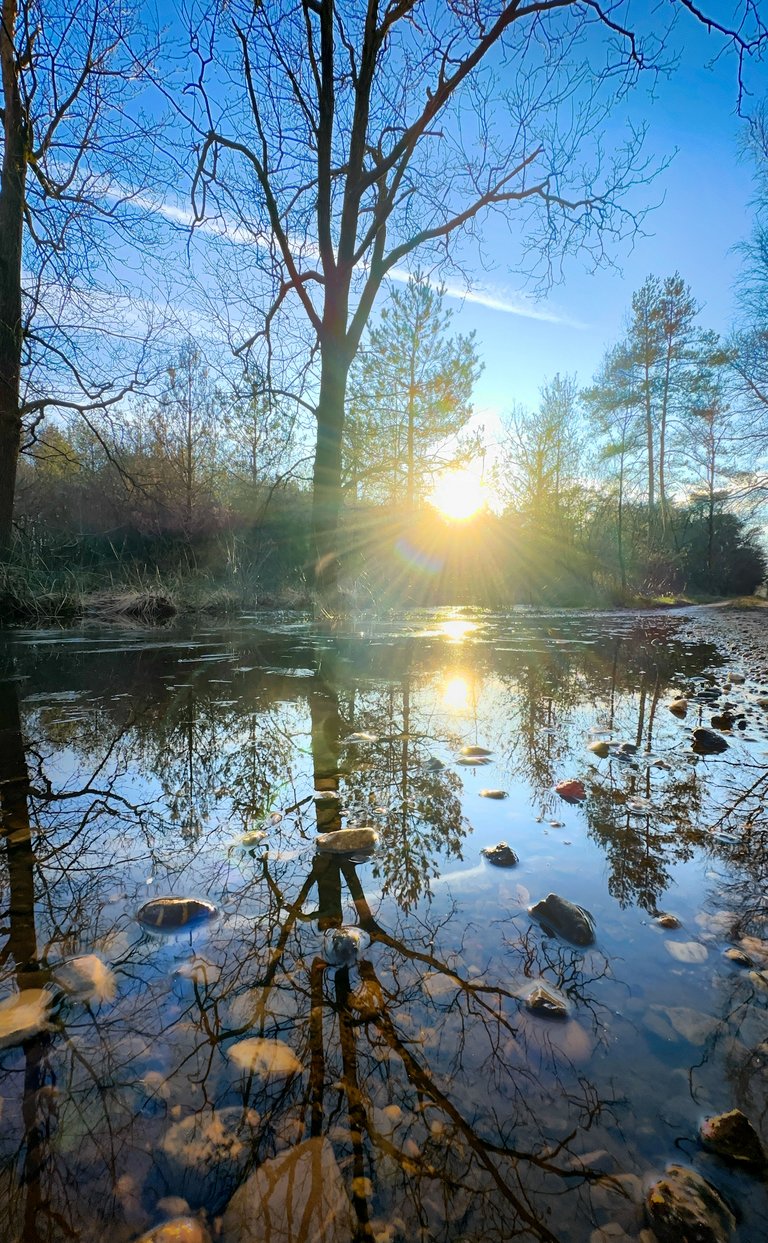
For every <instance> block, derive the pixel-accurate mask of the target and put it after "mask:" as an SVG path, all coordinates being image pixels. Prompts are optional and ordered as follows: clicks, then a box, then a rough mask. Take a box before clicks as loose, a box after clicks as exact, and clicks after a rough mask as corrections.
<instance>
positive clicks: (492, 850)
mask: <svg viewBox="0 0 768 1243" xmlns="http://www.w3.org/2000/svg"><path fill="white" fill-rule="evenodd" d="M480 853H481V854H482V855H484V856H485V858H486V859H487V860H488V862H489V863H492V864H493V865H494V867H497V868H513V867H514V866H515V864H516V863H519V862H520V861H519V859H518V857H517V855H516V854H515V852H514V850H513V849H512V847H511V846H508V845H507V843H506V842H499V843H498V845H496V846H486V847H485V849H484V850H481V852H480Z"/></svg>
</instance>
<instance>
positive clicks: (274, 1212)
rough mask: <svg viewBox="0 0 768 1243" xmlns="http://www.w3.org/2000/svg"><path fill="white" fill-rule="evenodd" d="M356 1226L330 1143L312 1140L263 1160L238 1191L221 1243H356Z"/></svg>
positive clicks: (228, 1210)
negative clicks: (267, 1241) (353, 1242)
mask: <svg viewBox="0 0 768 1243" xmlns="http://www.w3.org/2000/svg"><path fill="white" fill-rule="evenodd" d="M355 1226H356V1221H355V1218H354V1215H353V1213H352V1205H351V1203H350V1200H349V1197H348V1195H347V1192H346V1189H345V1187H344V1180H343V1178H342V1175H341V1171H340V1169H339V1167H338V1165H337V1163H336V1158H335V1156H334V1154H333V1148H332V1147H331V1144H330V1143H329V1142H328V1140H327V1139H320V1138H316V1139H308V1140H305V1141H304V1142H303V1143H301V1144H297V1145H296V1146H295V1147H294V1148H289V1149H288V1151H287V1152H283V1153H280V1155H279V1156H277V1157H273V1158H272V1159H271V1160H268V1161H263V1162H262V1164H261V1165H260V1166H259V1167H258V1169H257V1170H256V1171H255V1173H253V1174H251V1176H250V1178H248V1179H247V1180H246V1181H245V1182H244V1183H243V1185H242V1187H239V1188H238V1190H237V1191H236V1192H235V1194H234V1195H233V1196H232V1199H231V1200H230V1202H229V1204H228V1205H227V1208H226V1210H225V1212H224V1216H223V1218H222V1222H221V1243H264V1241H265V1240H269V1243H298V1241H299V1240H302V1241H303V1243H310V1240H311V1243H352V1239H353V1238H354V1237H355Z"/></svg>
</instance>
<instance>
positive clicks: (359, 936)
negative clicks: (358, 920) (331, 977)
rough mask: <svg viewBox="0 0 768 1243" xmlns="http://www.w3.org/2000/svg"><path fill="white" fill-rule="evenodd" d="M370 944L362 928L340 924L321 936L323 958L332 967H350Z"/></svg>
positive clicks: (369, 939)
mask: <svg viewBox="0 0 768 1243" xmlns="http://www.w3.org/2000/svg"><path fill="white" fill-rule="evenodd" d="M370 944H371V938H370V937H369V936H368V933H367V932H363V930H362V928H356V927H354V926H347V925H344V924H342V926H341V927H340V928H329V929H328V931H327V932H326V933H324V934H323V957H324V959H325V961H326V962H328V963H330V964H331V966H332V967H351V966H352V964H353V963H355V962H357V956H358V954H360V953H361V952H364V951H365V950H367V949H368V946H369V945H370Z"/></svg>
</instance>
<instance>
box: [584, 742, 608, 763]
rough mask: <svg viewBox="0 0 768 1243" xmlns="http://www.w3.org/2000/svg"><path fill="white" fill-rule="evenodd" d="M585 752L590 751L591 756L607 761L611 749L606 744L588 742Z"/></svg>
mask: <svg viewBox="0 0 768 1243" xmlns="http://www.w3.org/2000/svg"><path fill="white" fill-rule="evenodd" d="M587 750H588V751H591V752H592V754H593V755H597V756H599V758H600V759H601V760H604V759H607V757H608V756H609V755H610V754H611V748H610V746H609V744H608V743H607V742H600V741H598V742H590V744H589V746H588V747H587Z"/></svg>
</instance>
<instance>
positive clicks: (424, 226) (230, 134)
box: [187, 0, 766, 603]
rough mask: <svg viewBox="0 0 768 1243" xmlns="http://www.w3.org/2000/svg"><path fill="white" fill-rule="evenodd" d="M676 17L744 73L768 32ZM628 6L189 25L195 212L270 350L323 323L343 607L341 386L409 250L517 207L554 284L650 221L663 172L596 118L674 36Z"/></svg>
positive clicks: (403, 7) (295, 8) (325, 530)
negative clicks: (250, 296) (244, 282)
mask: <svg viewBox="0 0 768 1243" xmlns="http://www.w3.org/2000/svg"><path fill="white" fill-rule="evenodd" d="M663 7H664V9H665V11H666V13H667V15H668V17H669V19H670V20H671V19H673V18H674V17H675V15H676V13H677V11H679V10H680V9H682V10H684V11H687V12H688V13H689V14H693V15H694V16H695V17H696V18H697V19H698V20H705V21H707V25H708V26H709V27H710V29H713V30H715V31H716V32H718V33H719V34H720V35H721V37H722V38H723V40H725V41H726V42H728V43H730V44H732V45H733V46H735V48H736V49H737V51H738V55H739V58H740V63H741V59H742V58H743V57H744V56H745V55H747V54H748V53H750V52H752V51H754V50H755V49H756V48H758V47H759V46H761V45H762V42H763V40H764V38H765V37H766V30H765V27H764V25H763V23H762V21H761V19H760V16H759V14H758V13H757V12H756V10H755V7H754V5H752V4H746V5H745V14H744V18H743V21H739V23H738V24H735V25H734V27H733V29H726V28H725V27H724V26H723V25H721V24H719V23H717V22H714V21H709V20H707V19H706V18H703V17H702V15H701V13H700V12H699V10H698V8H696V7H695V6H694V5H693V4H692V3H690V2H689V0H668V3H666V4H665V5H664V6H663ZM628 9H629V13H630V15H631V18H633V19H635V20H637V21H640V20H641V18H640V8H639V6H638V7H636V6H635V5H633V4H630V5H629V6H628ZM626 11H627V10H626V7H622V8H621V9H619V8H618V6H615V5H608V6H607V7H604V6H602V5H601V4H600V3H599V0H598V2H593V0H589V2H588V3H586V4H584V3H577V2H576V0H536V2H535V3H520V0H509V2H505V0H477V2H476V3H471V4H464V3H448V4H436V3H434V2H433V0H387V2H384V3H382V2H381V0H367V3H366V4H365V5H361V4H359V3H352V2H345V0H297V2H295V3H287V2H285V3H281V4H272V5H262V4H257V5H254V4H252V3H250V2H249V3H245V2H244V0H233V2H232V3H231V4H228V5H227V6H226V7H225V8H222V9H221V10H220V11H219V10H217V12H216V15H215V16H211V14H210V9H209V8H207V6H201V8H200V10H196V11H195V12H194V13H193V14H192V19H191V21H190V32H191V34H192V38H193V42H192V46H193V49H194V52H195V54H196V57H197V66H196V69H195V75H194V78H195V80H194V81H193V82H191V83H190V84H188V88H187V95H191V96H192V97H193V99H194V101H195V104H194V108H193V110H192V115H191V116H190V120H191V121H192V123H193V125H194V127H195V129H196V134H197V168H196V172H195V176H194V181H193V207H194V215H195V219H196V220H197V222H198V223H200V224H202V223H203V222H206V227H207V228H208V229H209V230H214V231H219V232H229V234H230V236H231V237H232V238H233V239H234V240H235V241H237V242H238V243H240V244H241V246H242V248H243V249H244V250H247V251H248V252H249V255H250V261H251V262H252V263H254V264H255V265H256V267H257V268H258V271H259V275H260V276H261V277H263V278H265V285H263V286H262V290H263V297H264V299H265V310H264V315H263V321H262V323H261V325H260V326H259V327H258V328H257V332H256V334H255V336H254V337H253V338H252V340H255V339H256V337H257V336H258V334H259V333H263V334H265V335H266V338H267V340H268V341H270V342H272V341H274V340H275V337H276V335H277V334H276V332H275V328H276V325H277V323H279V322H280V321H281V320H284V318H285V315H284V313H285V312H287V310H288V308H289V307H290V306H291V305H296V304H297V305H298V308H299V309H300V311H301V312H302V314H303V316H304V317H305V320H306V323H307V324H308V325H309V329H310V335H311V338H312V349H313V352H314V356H315V357H316V359H317V364H318V373H319V374H318V378H317V389H316V405H315V416H316V432H317V439H316V449H315V464H314V477H313V483H314V512H313V528H314V530H313V542H314V556H315V576H316V584H317V587H318V590H319V592H320V594H321V596H324V597H326V598H327V599H328V600H329V601H330V602H331V603H333V600H334V597H335V591H336V585H337V576H338V545H337V522H338V513H339V506H340V496H341V489H340V482H341V460H342V436H343V429H344V419H345V399H346V391H347V377H348V373H349V367H350V364H351V361H352V358H353V357H354V355H355V353H356V351H357V348H358V345H359V343H360V339H361V335H362V332H363V329H364V327H365V325H366V322H367V320H368V318H369V315H370V313H371V309H372V307H373V304H374V300H375V298H376V296H377V294H378V292H379V289H380V287H381V284H382V282H383V280H384V279H385V277H386V276H387V274H388V273H391V272H392V271H393V269H396V268H397V267H398V265H401V264H403V263H405V262H406V261H407V260H408V258H409V256H411V255H412V254H413V253H414V252H416V251H420V252H424V251H425V250H426V251H430V250H431V252H432V256H433V258H437V257H439V258H446V257H448V256H449V254H450V249H451V242H452V241H453V240H454V239H456V238H457V237H458V236H459V235H464V236H466V235H475V233H476V231H477V230H478V228H479V224H480V221H481V218H482V217H483V216H484V215H485V214H486V213H488V212H490V211H493V210H498V209H501V210H502V211H504V212H505V213H506V212H507V209H509V208H512V207H517V208H519V209H522V210H521V211H519V212H516V213H513V217H514V219H515V221H516V222H517V224H518V228H519V234H518V239H519V238H522V239H523V243H524V248H525V249H526V250H527V253H528V255H529V256H530V257H531V259H532V261H533V262H534V265H535V262H536V260H538V259H541V260H542V261H543V267H544V269H545V275H546V274H548V273H549V271H550V270H551V268H552V266H553V265H554V264H556V263H557V262H558V261H559V257H561V256H562V255H563V254H564V253H565V252H567V251H569V250H570V251H574V250H576V249H579V250H586V251H587V252H588V253H589V255H590V256H591V257H592V259H593V260H594V261H595V262H599V261H600V260H601V258H602V257H603V256H604V248H605V246H606V244H607V243H608V241H611V242H613V241H615V240H616V239H617V238H620V237H621V236H622V235H624V234H626V233H631V232H632V231H633V230H634V229H635V228H636V225H637V218H636V217H633V216H632V215H631V214H630V213H629V212H628V211H627V209H626V206H622V202H623V200H624V196H625V194H626V192H627V191H629V190H631V189H632V187H633V186H634V185H636V184H637V182H638V180H639V179H643V180H644V179H646V177H647V174H648V169H647V167H645V166H643V165H642V162H641V157H640V154H639V152H640V144H641V139H642V136H641V135H640V134H638V133H635V132H632V133H630V134H629V137H628V140H627V142H626V144H625V146H624V148H623V149H622V150H621V151H620V152H619V153H617V155H616V156H615V157H614V158H613V159H612V160H611V161H610V162H605V161H602V160H601V130H602V123H603V121H604V119H605V117H606V115H607V113H608V111H609V110H610V109H611V107H612V106H613V105H614V104H615V103H616V101H617V100H618V99H619V98H621V96H622V94H623V93H624V92H625V91H626V89H627V88H628V87H629V86H631V85H632V84H633V83H634V82H635V81H636V79H637V77H638V75H639V73H640V71H641V70H642V69H644V68H646V67H652V66H654V65H658V63H659V57H660V56H661V54H662V51H663V45H664V33H663V23H662V22H661V18H660V15H659V13H655V14H654V17H653V28H652V29H651V30H650V31H649V32H648V37H647V39H644V38H643V37H642V34H641V32H640V31H639V30H637V29H633V28H632V27H630V26H629V25H627V24H625V21H624V15H625V13H626ZM660 31H661V32H662V33H661V35H660V33H659V32H660ZM590 56H591V60H590ZM222 73H223V75H224V77H225V82H222V76H221V75H222ZM502 80H503V82H504V87H502Z"/></svg>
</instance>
